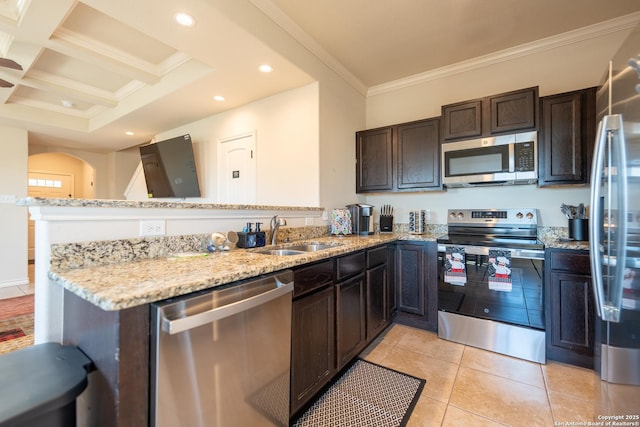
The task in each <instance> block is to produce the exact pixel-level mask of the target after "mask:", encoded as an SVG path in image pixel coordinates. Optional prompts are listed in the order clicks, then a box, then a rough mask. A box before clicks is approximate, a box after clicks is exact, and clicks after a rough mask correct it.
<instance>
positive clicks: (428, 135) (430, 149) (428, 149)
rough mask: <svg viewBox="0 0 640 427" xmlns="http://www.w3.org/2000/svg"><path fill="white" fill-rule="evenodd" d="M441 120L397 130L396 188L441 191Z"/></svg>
mask: <svg viewBox="0 0 640 427" xmlns="http://www.w3.org/2000/svg"><path fill="white" fill-rule="evenodd" d="M439 129H440V119H439V118H436V119H429V120H421V121H419V122H414V123H408V124H405V125H399V126H398V127H397V153H398V155H397V156H396V158H397V159H398V160H397V173H398V175H397V188H398V189H400V190H401V189H413V188H441V185H440V130H439Z"/></svg>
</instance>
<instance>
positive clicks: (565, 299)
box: [545, 249, 596, 369]
mask: <svg viewBox="0 0 640 427" xmlns="http://www.w3.org/2000/svg"><path fill="white" fill-rule="evenodd" d="M589 262H590V261H589V253H588V252H586V251H573V250H562V249H549V250H547V254H546V260H545V270H546V273H545V276H546V277H545V282H546V284H545V289H546V290H545V307H546V314H545V316H546V336H547V358H548V359H551V360H557V361H559V362H563V363H570V364H572V365H577V366H582V367H585V368H590V369H593V362H594V359H593V355H594V353H593V352H594V337H595V335H594V327H595V316H596V315H595V311H594V301H593V291H592V288H591V275H590V265H589Z"/></svg>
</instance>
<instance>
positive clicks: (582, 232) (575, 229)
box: [568, 218, 589, 240]
mask: <svg viewBox="0 0 640 427" xmlns="http://www.w3.org/2000/svg"><path fill="white" fill-rule="evenodd" d="M568 221H569V239H571V240H589V220H588V219H586V218H575V219H569V220H568Z"/></svg>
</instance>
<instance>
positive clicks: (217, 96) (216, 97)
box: [213, 95, 224, 101]
mask: <svg viewBox="0 0 640 427" xmlns="http://www.w3.org/2000/svg"><path fill="white" fill-rule="evenodd" d="M213 99H215V100H216V101H224V96H222V95H216V96H214V97H213Z"/></svg>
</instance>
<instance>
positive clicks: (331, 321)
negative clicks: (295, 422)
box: [290, 260, 336, 414]
mask: <svg viewBox="0 0 640 427" xmlns="http://www.w3.org/2000/svg"><path fill="white" fill-rule="evenodd" d="M333 277H334V276H333V261H332V260H328V261H323V262H321V263H318V264H314V265H310V266H305V267H302V268H298V269H295V270H294V283H295V289H294V297H293V298H294V299H293V305H292V327H291V401H290V410H291V414H295V413H296V412H297V411H298V410H300V408H302V407H303V406H304V405H305V404H306V403H307V402H308V401H309V400H310V399H311V398H313V397H314V395H315V394H316V393H317V392H318V391H320V390H321V389H322V388H323V387H324V386H325V385H326V384H327V383H328V382H329V381H331V379H332V378H333V376H334V375H335V373H336V363H335V359H336V350H335V322H336V321H335V290H334V286H333Z"/></svg>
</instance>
